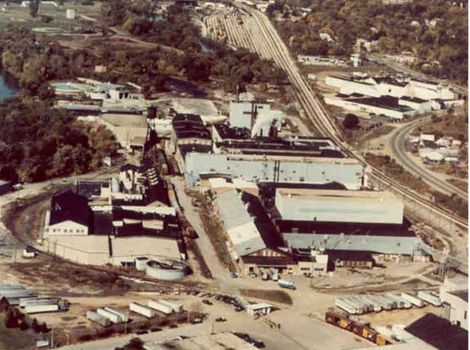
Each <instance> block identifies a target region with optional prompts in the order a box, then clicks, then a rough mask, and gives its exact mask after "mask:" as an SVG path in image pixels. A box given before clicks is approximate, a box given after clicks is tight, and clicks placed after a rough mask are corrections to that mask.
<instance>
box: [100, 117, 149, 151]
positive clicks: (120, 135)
mask: <svg viewBox="0 0 470 350" xmlns="http://www.w3.org/2000/svg"><path fill="white" fill-rule="evenodd" d="M98 122H99V123H100V124H102V125H104V126H106V127H107V128H108V129H109V130H111V132H112V133H113V134H114V135H115V136H116V140H117V141H118V142H119V144H120V145H121V146H122V147H124V148H126V149H140V150H141V149H143V148H144V144H145V140H146V137H147V129H148V123H147V118H146V117H145V116H144V115H141V114H112V113H104V114H102V115H101V117H100V118H99V119H98Z"/></svg>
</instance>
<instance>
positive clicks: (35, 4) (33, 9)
mask: <svg viewBox="0 0 470 350" xmlns="http://www.w3.org/2000/svg"><path fill="white" fill-rule="evenodd" d="M40 3H41V0H31V1H30V2H29V13H30V15H31V17H33V18H35V17H36V16H37V15H38V13H39V4H40Z"/></svg>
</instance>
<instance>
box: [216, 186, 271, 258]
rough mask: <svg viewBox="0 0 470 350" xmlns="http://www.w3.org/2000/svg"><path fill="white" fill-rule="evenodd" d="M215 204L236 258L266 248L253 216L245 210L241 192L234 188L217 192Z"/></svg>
mask: <svg viewBox="0 0 470 350" xmlns="http://www.w3.org/2000/svg"><path fill="white" fill-rule="evenodd" d="M215 205H216V208H217V213H218V214H219V217H220V221H221V223H222V225H223V226H224V229H225V231H226V232H227V235H228V237H229V239H230V242H231V245H232V247H233V250H234V251H235V253H236V258H237V259H238V258H239V257H242V256H244V255H248V254H250V253H253V252H256V251H259V250H262V249H264V248H266V245H265V243H264V241H263V238H262V237H261V234H260V232H259V231H258V229H257V227H256V225H255V223H254V222H253V218H252V217H251V216H250V215H249V214H248V212H247V211H246V208H245V205H244V203H243V202H242V200H241V194H239V193H238V192H237V191H235V190H232V191H226V192H222V193H219V194H218V195H217V198H216V199H215Z"/></svg>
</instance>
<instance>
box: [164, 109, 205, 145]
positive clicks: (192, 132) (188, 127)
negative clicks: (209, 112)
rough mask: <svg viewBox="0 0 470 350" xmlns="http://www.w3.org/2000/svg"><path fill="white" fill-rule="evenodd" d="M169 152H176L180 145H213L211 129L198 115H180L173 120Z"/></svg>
mask: <svg viewBox="0 0 470 350" xmlns="http://www.w3.org/2000/svg"><path fill="white" fill-rule="evenodd" d="M172 127H173V130H172V132H171V139H170V144H169V145H168V146H169V147H168V148H169V150H170V151H172V152H175V151H176V149H177V147H178V146H180V145H187V144H200V145H209V146H210V145H212V140H211V135H210V132H209V129H208V128H207V127H206V126H205V125H204V123H203V121H202V118H201V116H199V115H197V114H179V113H177V114H176V115H175V116H174V117H173V119H172Z"/></svg>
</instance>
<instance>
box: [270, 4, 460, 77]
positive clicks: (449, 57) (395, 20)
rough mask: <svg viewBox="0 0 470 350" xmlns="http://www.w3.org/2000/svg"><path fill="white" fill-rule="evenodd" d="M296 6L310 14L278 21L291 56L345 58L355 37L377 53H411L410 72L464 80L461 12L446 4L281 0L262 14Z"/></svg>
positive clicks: (286, 10)
mask: <svg viewBox="0 0 470 350" xmlns="http://www.w3.org/2000/svg"><path fill="white" fill-rule="evenodd" d="M287 5H288V6H287ZM300 7H309V8H311V10H312V11H311V13H310V14H308V15H307V16H305V17H304V18H302V19H300V20H299V21H295V22H293V21H283V22H280V23H279V32H280V34H281V35H282V36H283V37H284V39H285V41H286V42H287V43H289V45H290V47H291V48H292V49H293V50H294V51H295V52H296V53H301V54H311V55H325V54H329V55H349V54H350V53H351V52H352V50H353V45H354V43H355V41H356V39H358V38H362V39H366V40H369V41H374V40H378V49H379V52H380V53H385V54H399V53H401V52H403V51H411V52H413V53H414V54H415V55H416V56H417V57H418V62H417V63H416V68H418V69H421V70H422V71H424V72H425V73H428V74H432V75H434V76H436V77H442V78H449V79H452V80H455V81H457V82H460V83H466V82H467V76H468V74H467V61H468V45H467V42H468V26H467V21H468V18H467V10H466V9H465V8H460V7H459V6H455V5H453V4H452V2H451V1H447V0H415V1H410V2H407V3H405V4H402V5H395V6H394V5H384V4H383V2H382V1H369V0H354V1H350V0H335V1H324V0H311V1H308V2H307V1H302V0H285V1H277V2H276V3H275V4H273V5H270V6H269V7H268V14H269V15H270V16H272V17H274V16H275V15H282V14H283V13H287V12H291V13H295V12H298V11H297V9H298V8H300ZM412 22H414V23H415V24H416V23H418V25H411V23H412ZM320 32H325V33H329V34H330V35H331V34H332V35H333V37H334V38H335V40H336V41H335V42H334V43H327V42H325V41H322V40H321V39H320V37H319V33H320ZM434 61H437V62H439V63H440V65H433V62H434Z"/></svg>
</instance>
